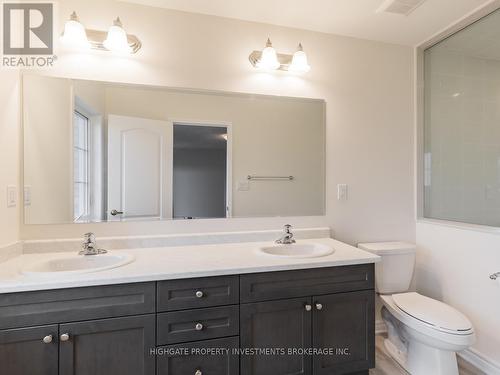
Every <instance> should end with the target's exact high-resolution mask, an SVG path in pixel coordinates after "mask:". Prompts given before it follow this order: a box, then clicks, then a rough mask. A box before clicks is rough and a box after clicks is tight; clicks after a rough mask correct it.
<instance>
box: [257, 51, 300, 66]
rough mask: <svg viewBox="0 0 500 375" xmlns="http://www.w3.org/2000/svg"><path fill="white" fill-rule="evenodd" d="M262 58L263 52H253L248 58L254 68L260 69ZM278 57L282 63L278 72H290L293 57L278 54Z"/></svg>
mask: <svg viewBox="0 0 500 375" xmlns="http://www.w3.org/2000/svg"><path fill="white" fill-rule="evenodd" d="M261 57H262V51H253V52H252V53H251V54H250V56H248V60H249V61H250V64H252V66H253V67H254V68H258V66H257V64H258V62H259V61H260V59H261ZM277 57H278V61H279V63H280V66H279V67H278V69H277V70H283V71H288V68H289V67H290V64H291V63H292V59H293V55H287V54H284V53H277Z"/></svg>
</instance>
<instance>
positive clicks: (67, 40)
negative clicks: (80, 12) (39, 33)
mask: <svg viewBox="0 0 500 375" xmlns="http://www.w3.org/2000/svg"><path fill="white" fill-rule="evenodd" d="M61 41H62V43H63V44H64V45H65V47H67V48H72V49H89V48H92V49H96V50H101V51H111V52H114V53H118V54H129V53H136V52H137V51H139V50H140V49H141V47H142V44H141V41H140V40H139V38H137V37H136V36H135V35H131V34H127V33H126V31H125V29H124V28H123V25H122V23H121V21H120V18H117V19H116V20H115V21H114V22H113V25H112V26H111V27H110V28H109V30H108V31H107V32H106V31H101V30H92V29H85V27H84V26H83V25H82V24H81V23H80V20H79V19H78V16H77V15H76V12H73V13H72V14H71V17H70V19H69V20H68V21H67V22H66V24H65V25H64V31H63V33H62V36H61Z"/></svg>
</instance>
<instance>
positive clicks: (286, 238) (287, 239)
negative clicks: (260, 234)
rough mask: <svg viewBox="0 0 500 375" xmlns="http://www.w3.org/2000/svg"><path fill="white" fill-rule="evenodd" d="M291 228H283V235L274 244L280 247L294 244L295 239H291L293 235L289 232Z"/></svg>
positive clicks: (287, 226) (288, 225)
mask: <svg viewBox="0 0 500 375" xmlns="http://www.w3.org/2000/svg"><path fill="white" fill-rule="evenodd" d="M290 229H292V226H291V225H290V224H286V225H285V227H284V230H285V233H283V235H282V236H281V237H280V238H278V239H277V240H276V241H275V242H276V243H277V244H280V245H291V244H293V243H295V239H294V238H293V233H292V232H291V231H290Z"/></svg>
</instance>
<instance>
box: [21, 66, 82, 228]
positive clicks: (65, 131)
mask: <svg viewBox="0 0 500 375" xmlns="http://www.w3.org/2000/svg"><path fill="white" fill-rule="evenodd" d="M23 99H24V100H23V116H24V122H23V123H24V137H23V138H24V176H25V178H24V185H26V186H27V187H29V189H30V190H31V204H30V205H27V206H26V207H25V210H24V216H25V220H26V222H28V223H33V224H40V223H44V222H49V223H51V222H72V221H73V172H72V171H73V167H72V165H73V144H72V142H69V140H71V139H73V131H72V126H71V124H72V120H73V112H72V93H71V85H70V81H67V80H62V79H58V80H56V79H50V78H47V77H43V76H37V75H25V76H24V77H23Z"/></svg>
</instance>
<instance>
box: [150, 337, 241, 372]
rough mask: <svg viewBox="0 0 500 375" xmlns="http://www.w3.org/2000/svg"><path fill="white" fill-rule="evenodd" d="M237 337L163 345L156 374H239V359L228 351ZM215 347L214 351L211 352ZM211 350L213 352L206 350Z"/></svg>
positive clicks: (230, 350) (236, 346) (236, 343)
mask: <svg viewBox="0 0 500 375" xmlns="http://www.w3.org/2000/svg"><path fill="white" fill-rule="evenodd" d="M238 344H239V340H238V338H237V337H228V338H224V339H217V340H207V341H200V342H195V343H189V344H183V345H172V346H166V347H163V348H160V349H165V351H166V353H165V355H161V356H158V357H157V361H156V363H157V366H156V369H157V371H156V373H157V375H200V374H201V375H239V373H240V369H239V360H238V356H237V355H236V354H233V353H232V351H233V350H234V349H237V348H238ZM215 350H218V353H215ZM210 351H214V352H212V353H211V352H210Z"/></svg>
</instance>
